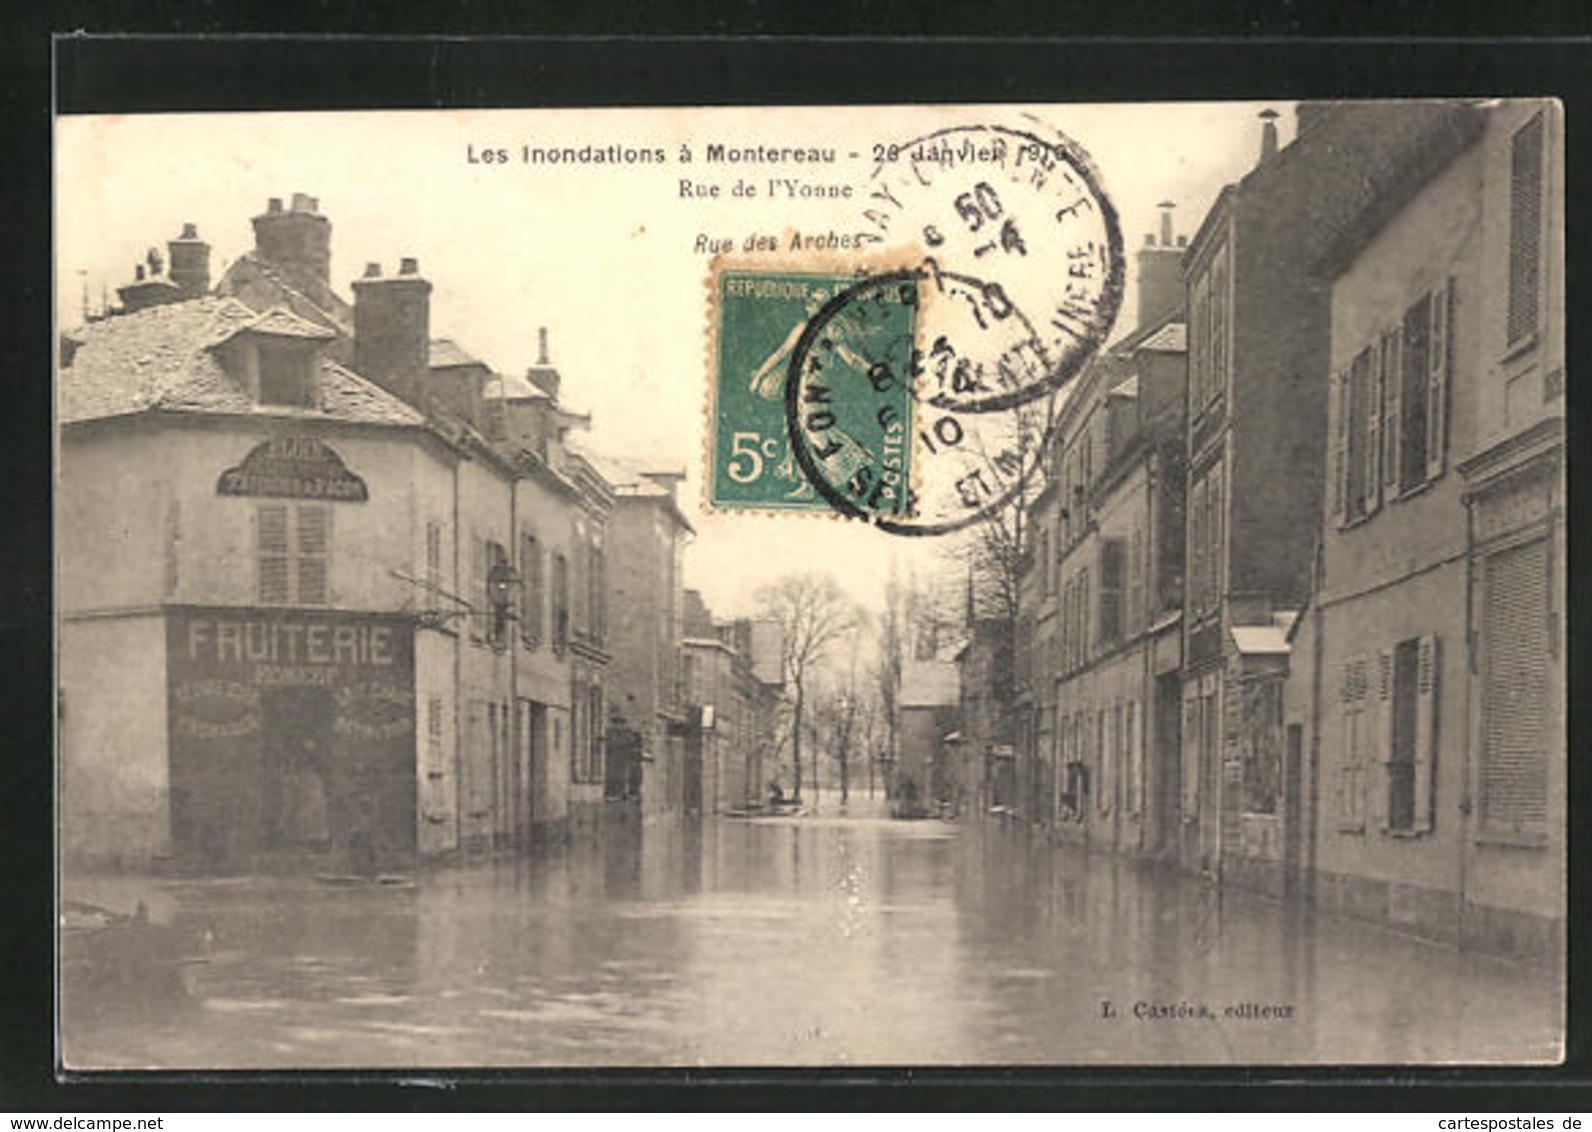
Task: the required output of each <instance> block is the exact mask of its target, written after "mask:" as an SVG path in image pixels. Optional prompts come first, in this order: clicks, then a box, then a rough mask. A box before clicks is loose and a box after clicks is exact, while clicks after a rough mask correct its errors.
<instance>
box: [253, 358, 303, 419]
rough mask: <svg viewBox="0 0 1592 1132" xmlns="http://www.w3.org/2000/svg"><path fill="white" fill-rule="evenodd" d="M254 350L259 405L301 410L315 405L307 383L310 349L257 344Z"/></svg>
mask: <svg viewBox="0 0 1592 1132" xmlns="http://www.w3.org/2000/svg"><path fill="white" fill-rule="evenodd" d="M256 349H257V354H256V359H257V366H258V373H259V380H260V387H259V388H260V395H259V401H260V404H262V405H293V406H298V407H301V408H308V407H311V406H313V405H314V404H315V385H314V382H313V381H312V380H311V372H312V366H311V362H312V361H313V360H314V358H315V351H314V350H313V349H306V348H305V345H304V344H302V343H298V342H295V343H292V344H291V345H289V344H286V343H282V344H278V343H276V342H260V343H258V345H257V347H256Z"/></svg>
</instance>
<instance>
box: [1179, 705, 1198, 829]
mask: <svg viewBox="0 0 1592 1132" xmlns="http://www.w3.org/2000/svg"><path fill="white" fill-rule="evenodd" d="M1199 767H1200V701H1199V693H1198V692H1196V691H1195V690H1194V687H1193V685H1190V686H1189V689H1188V691H1187V692H1186V694H1185V699H1184V700H1183V817H1184V818H1185V819H1191V818H1193V817H1194V816H1195V815H1196V814H1197V813H1198V812H1199Z"/></svg>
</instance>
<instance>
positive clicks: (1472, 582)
mask: <svg viewBox="0 0 1592 1132" xmlns="http://www.w3.org/2000/svg"><path fill="white" fill-rule="evenodd" d="M1460 498H1461V499H1462V500H1464V503H1465V738H1466V742H1465V743H1464V744H1462V749H1464V757H1463V758H1461V759H1460V760H1459V765H1460V778H1459V867H1458V873H1457V876H1456V878H1455V880H1456V882H1457V883H1458V885H1459V892H1458V894H1457V895H1458V897H1459V901H1458V903H1459V923H1458V924H1457V925H1456V927H1457V929H1458V935H1459V940H1458V943H1459V947H1460V950H1464V947H1465V919H1466V916H1465V912H1466V904H1467V898H1468V892H1467V889H1466V887H1465V885H1466V883H1467V881H1468V880H1469V876H1468V873H1469V863H1470V861H1469V858H1470V838H1471V817H1472V815H1473V813H1474V811H1475V804H1474V802H1473V801H1472V800H1471V779H1470V758H1471V752H1470V751H1469V750H1468V749H1466V748H1468V747H1469V745H1470V744H1469V739H1470V736H1471V719H1472V718H1473V716H1472V712H1473V711H1474V709H1475V703H1474V698H1475V695H1476V679H1475V677H1476V672H1477V665H1478V658H1477V656H1476V651H1477V649H1476V646H1477V641H1476V614H1475V608H1476V601H1475V595H1476V500H1475V498H1474V497H1473V496H1472V495H1471V494H1470V493H1469V492H1468V491H1467V492H1464V493H1462V494H1461V496H1460ZM1551 537H1552V532H1551V528H1550V538H1551ZM1550 592H1551V591H1550ZM1550 600H1551V599H1550Z"/></svg>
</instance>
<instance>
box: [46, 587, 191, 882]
mask: <svg viewBox="0 0 1592 1132" xmlns="http://www.w3.org/2000/svg"><path fill="white" fill-rule="evenodd" d="M59 665H60V669H59V671H60V695H61V702H62V704H63V706H64V708H65V714H64V717H63V718H62V720H61V726H60V736H59V750H58V756H57V757H58V760H59V761H58V764H57V765H58V768H59V769H58V773H59V776H60V777H59V784H60V795H59V802H60V849H61V857H62V862H63V864H65V865H66V866H67V867H72V866H74V865H87V866H100V865H110V866H113V867H122V866H127V867H135V868H147V867H149V866H150V865H152V864H155V863H158V862H159V861H160V860H161V859H163V858H165V857H167V856H168V855H169V854H170V852H171V831H170V824H169V814H168V805H167V804H168V789H167V788H168V780H167V767H166V622H165V618H164V617H162V616H160V615H158V614H153V615H146V616H139V617H118V618H106V619H103V620H102V619H94V620H86V621H72V620H68V621H64V622H63V623H62V624H61V626H60V653H59Z"/></svg>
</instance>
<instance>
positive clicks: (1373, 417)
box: [1361, 344, 1387, 515]
mask: <svg viewBox="0 0 1592 1132" xmlns="http://www.w3.org/2000/svg"><path fill="white" fill-rule="evenodd" d="M1361 356H1362V357H1364V358H1365V366H1366V380H1365V394H1366V396H1365V513H1366V514H1367V515H1374V514H1375V513H1376V512H1377V510H1378V509H1380V508H1381V506H1382V399H1383V382H1384V380H1385V378H1386V374H1387V370H1386V362H1387V359H1386V358H1385V357H1383V353H1382V349H1381V347H1380V345H1377V344H1373V345H1371V346H1370V347H1368V348H1367V349H1366V351H1365V353H1364V354H1362V355H1361Z"/></svg>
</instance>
